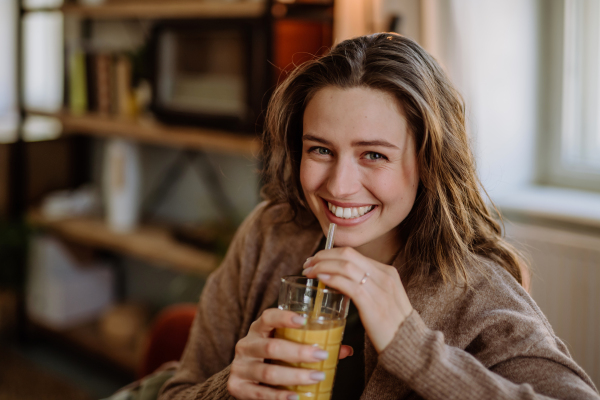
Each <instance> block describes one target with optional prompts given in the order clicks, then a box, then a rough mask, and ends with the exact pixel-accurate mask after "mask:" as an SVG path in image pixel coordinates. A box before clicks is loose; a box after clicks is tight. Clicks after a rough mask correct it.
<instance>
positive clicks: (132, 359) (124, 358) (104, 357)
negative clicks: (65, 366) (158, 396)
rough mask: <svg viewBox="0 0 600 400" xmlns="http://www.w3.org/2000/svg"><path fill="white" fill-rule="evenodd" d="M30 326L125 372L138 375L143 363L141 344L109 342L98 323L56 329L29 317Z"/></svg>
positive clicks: (39, 332) (50, 337) (37, 331)
mask: <svg viewBox="0 0 600 400" xmlns="http://www.w3.org/2000/svg"><path fill="white" fill-rule="evenodd" d="M29 326H30V328H31V329H32V330H33V331H34V332H35V333H37V334H40V335H43V336H45V337H47V338H49V339H50V340H52V341H55V342H61V343H63V344H64V345H65V346H68V347H71V348H75V350H79V351H82V352H83V353H86V354H87V355H88V356H91V357H92V358H94V359H97V360H99V361H102V362H104V363H106V364H111V365H113V366H114V367H116V368H117V369H119V370H120V371H122V372H123V373H126V374H128V375H131V376H132V377H135V376H137V374H138V371H139V368H140V363H141V353H140V351H139V350H140V349H141V346H138V347H137V349H136V348H134V347H133V346H122V345H116V344H114V343H110V342H108V341H107V340H106V339H105V338H104V337H103V336H102V334H101V333H100V330H99V328H98V324H97V323H95V322H91V323H87V324H84V325H80V326H77V327H75V328H69V329H64V330H62V329H56V328H54V327H51V326H48V325H47V324H45V323H43V322H40V321H36V320H32V319H29Z"/></svg>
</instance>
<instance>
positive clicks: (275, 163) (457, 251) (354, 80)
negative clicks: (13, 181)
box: [262, 33, 527, 287]
mask: <svg viewBox="0 0 600 400" xmlns="http://www.w3.org/2000/svg"><path fill="white" fill-rule="evenodd" d="M327 86H333V87H337V88H342V89H343V88H355V87H366V88H372V89H378V90H383V91H385V92H388V93H391V94H392V95H394V96H395V97H396V98H397V99H398V100H399V101H400V103H401V104H402V105H403V108H404V111H405V114H406V115H405V117H406V119H407V121H408V124H409V128H410V131H411V133H412V134H413V135H414V139H415V144H416V151H417V162H418V167H419V178H420V183H419V188H418V190H417V197H416V200H415V204H414V205H413V208H412V209H411V211H410V213H409V214H408V216H407V217H406V218H405V219H404V221H402V223H401V224H400V225H399V226H398V232H399V235H400V237H399V240H400V241H401V243H402V244H403V252H404V260H405V265H404V266H403V267H402V268H401V271H400V273H401V276H402V279H403V283H404V285H405V286H407V287H410V286H413V285H419V284H420V283H422V282H423V281H424V280H426V279H428V278H430V277H431V276H432V274H435V273H437V274H438V276H439V277H441V278H442V279H443V280H444V281H450V282H454V283H456V284H459V285H461V286H463V285H464V286H466V287H468V286H469V280H470V279H469V278H470V275H471V274H472V273H473V272H474V271H473V267H472V266H475V268H477V267H476V266H477V265H479V264H480V263H478V262H477V260H475V259H476V258H478V257H481V256H482V257H485V258H487V259H489V260H491V261H493V262H496V263H497V264H499V265H501V266H502V267H503V268H505V269H506V270H507V271H508V272H509V273H510V274H511V275H512V276H513V277H514V278H515V279H516V280H517V281H518V282H519V283H520V284H523V274H524V273H525V274H526V273H527V266H526V264H525V262H524V261H523V258H522V257H521V256H520V255H519V253H518V252H517V251H516V250H515V249H514V248H513V247H512V246H511V245H510V244H508V243H507V242H506V241H505V240H504V239H503V236H502V229H501V225H500V223H499V222H498V221H497V220H496V219H495V218H494V215H493V214H492V212H491V211H490V209H489V208H488V206H487V205H486V203H485V201H484V200H483V198H482V195H481V191H482V190H483V189H482V187H481V184H480V182H479V179H478V177H477V174H476V172H475V162H474V158H473V155H472V154H471V150H470V147H469V141H468V137H467V131H466V124H465V106H464V102H463V99H462V97H461V96H460V94H459V93H458V91H457V90H456V89H455V88H454V86H453V85H452V83H451V82H450V80H449V79H448V77H447V76H446V74H445V73H444V71H443V70H442V68H441V67H440V66H439V64H438V63H437V62H436V61H435V59H434V58H433V57H431V56H430V55H429V54H428V53H427V52H426V51H425V50H424V49H423V48H421V47H420V46H419V45H418V44H417V43H415V42H414V41H412V40H410V39H408V38H406V37H404V36H401V35H398V34H389V33H379V34H374V35H369V36H362V37H358V38H355V39H351V40H346V41H344V42H342V43H340V44H338V45H337V46H335V47H334V48H333V49H332V50H331V51H330V52H329V54H327V55H325V56H322V57H320V58H317V59H314V60H310V61H307V62H305V63H304V64H302V65H300V66H298V67H297V68H296V69H295V70H294V71H293V72H291V73H290V75H289V76H288V77H287V78H286V80H285V81H284V82H282V83H281V85H279V86H278V88H277V89H276V90H275V92H274V94H273V96H272V98H271V100H270V103H269V107H268V109H267V113H266V121H265V128H264V134H263V148H262V161H263V165H264V170H263V183H264V186H263V189H262V195H263V197H265V198H266V199H267V200H269V202H270V205H275V204H280V203H288V204H289V205H290V207H291V210H292V213H291V215H290V219H291V220H296V221H297V222H298V223H301V224H302V223H303V222H304V223H312V222H314V220H316V218H314V216H312V213H311V212H310V210H309V208H308V206H307V203H306V199H305V198H304V194H303V191H302V187H301V184H300V160H301V157H302V131H303V127H302V120H303V115H304V110H305V107H306V105H307V103H308V102H309V101H310V99H311V98H312V97H313V96H314V94H315V93H316V92H317V91H318V90H320V89H322V88H324V87H327ZM496 212H497V210H496ZM498 215H499V214H498Z"/></svg>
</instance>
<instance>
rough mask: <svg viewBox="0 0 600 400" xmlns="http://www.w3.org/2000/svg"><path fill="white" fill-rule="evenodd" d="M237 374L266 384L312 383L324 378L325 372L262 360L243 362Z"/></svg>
mask: <svg viewBox="0 0 600 400" xmlns="http://www.w3.org/2000/svg"><path fill="white" fill-rule="evenodd" d="M238 376H240V377H243V378H245V379H248V380H250V381H254V382H260V383H265V384H267V385H282V386H292V385H314V384H315V383H319V382H321V381H323V380H325V373H324V372H322V371H315V370H311V369H307V368H294V367H287V366H283V365H277V364H265V363H262V362H252V363H244V364H243V365H242V366H240V367H239V369H238Z"/></svg>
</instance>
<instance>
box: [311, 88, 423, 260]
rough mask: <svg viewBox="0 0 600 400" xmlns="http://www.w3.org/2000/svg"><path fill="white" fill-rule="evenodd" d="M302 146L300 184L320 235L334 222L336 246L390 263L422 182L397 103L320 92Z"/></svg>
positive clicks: (369, 94) (383, 96) (373, 93)
mask: <svg viewBox="0 0 600 400" xmlns="http://www.w3.org/2000/svg"><path fill="white" fill-rule="evenodd" d="M302 142H303V145H302V161H301V164H300V182H301V184H302V189H303V191H304V195H305V197H306V200H307V202H308V205H309V206H310V209H311V210H312V212H313V213H314V214H315V216H316V217H317V219H318V220H319V223H320V224H321V227H322V229H323V232H327V230H328V228H329V224H330V223H331V222H334V223H336V224H337V225H338V227H337V230H336V233H335V245H336V247H342V246H343V247H346V246H348V247H353V248H355V249H357V250H358V251H359V252H361V253H362V254H364V255H365V256H368V257H371V258H373V259H375V260H378V261H381V262H386V263H388V262H390V261H391V258H392V257H393V256H394V254H395V253H396V252H397V250H398V249H399V242H398V239H397V236H396V232H395V231H396V230H395V229H394V228H396V227H397V226H398V224H400V222H402V221H403V220H404V218H406V216H407V215H408V213H409V211H410V210H411V208H412V206H413V204H414V202H415V197H416V194H417V187H418V183H419V171H418V168H417V159H416V150H415V144H414V141H413V137H412V134H411V133H410V132H409V130H408V124H407V121H406V118H405V117H404V112H403V109H402V106H401V104H400V103H399V101H398V100H396V98H395V97H393V96H392V95H391V94H389V93H387V92H384V91H380V90H375V89H369V88H364V87H357V88H352V89H340V88H335V87H326V88H324V89H321V90H319V91H318V92H317V93H316V94H315V95H314V97H313V98H312V99H311V100H310V101H309V103H308V104H307V106H306V110H305V112H304V131H303V136H302Z"/></svg>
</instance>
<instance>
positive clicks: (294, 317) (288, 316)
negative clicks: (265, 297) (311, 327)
mask: <svg viewBox="0 0 600 400" xmlns="http://www.w3.org/2000/svg"><path fill="white" fill-rule="evenodd" d="M304 325H306V318H304V317H303V316H301V315H299V314H298V313H295V312H293V311H285V310H280V309H278V308H269V309H267V310H265V311H264V312H263V313H262V315H261V316H260V318H259V319H257V320H256V321H254V322H253V323H252V325H251V326H250V331H251V332H254V333H259V334H260V335H261V336H263V337H267V336H269V335H270V334H271V332H272V331H273V329H276V328H299V327H301V326H304Z"/></svg>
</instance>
